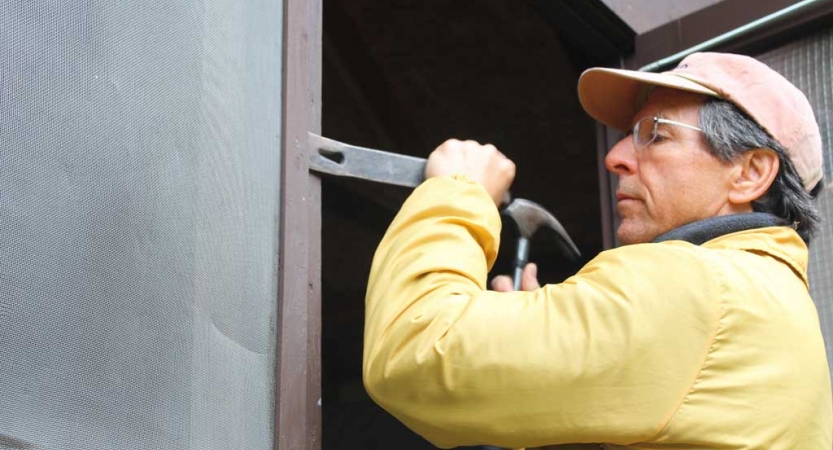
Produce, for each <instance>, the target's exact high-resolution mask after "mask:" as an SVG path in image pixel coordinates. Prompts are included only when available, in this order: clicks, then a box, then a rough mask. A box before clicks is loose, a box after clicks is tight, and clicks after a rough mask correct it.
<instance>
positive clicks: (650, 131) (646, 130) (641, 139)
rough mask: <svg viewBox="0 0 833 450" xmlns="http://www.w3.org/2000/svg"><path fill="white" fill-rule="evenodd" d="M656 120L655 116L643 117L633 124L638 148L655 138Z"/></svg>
mask: <svg viewBox="0 0 833 450" xmlns="http://www.w3.org/2000/svg"><path fill="white" fill-rule="evenodd" d="M655 132H656V121H655V120H654V118H653V117H643V118H641V119H639V120H638V121H637V122H636V124H635V125H634V126H633V143H634V145H635V146H636V148H644V147H646V146H648V144H650V143H651V142H652V141H653V140H654V133H655Z"/></svg>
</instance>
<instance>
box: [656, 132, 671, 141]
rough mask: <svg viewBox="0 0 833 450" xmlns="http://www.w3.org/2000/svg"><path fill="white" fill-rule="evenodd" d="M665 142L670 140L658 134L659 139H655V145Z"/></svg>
mask: <svg viewBox="0 0 833 450" xmlns="http://www.w3.org/2000/svg"><path fill="white" fill-rule="evenodd" d="M665 140H668V138H667V137H665V136H663V135H661V134H659V133H657V137H656V138H654V143H659V142H662V141H665Z"/></svg>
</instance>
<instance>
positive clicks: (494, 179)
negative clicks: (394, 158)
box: [425, 139, 515, 206]
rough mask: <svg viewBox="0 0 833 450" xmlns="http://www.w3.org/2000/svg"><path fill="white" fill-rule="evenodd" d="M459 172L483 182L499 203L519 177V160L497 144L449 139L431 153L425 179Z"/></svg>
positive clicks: (426, 166)
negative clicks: (503, 150) (513, 181)
mask: <svg viewBox="0 0 833 450" xmlns="http://www.w3.org/2000/svg"><path fill="white" fill-rule="evenodd" d="M457 174H462V175H466V176H467V177H468V179H469V180H471V181H474V182H477V183H480V184H481V185H482V186H483V187H484V188H486V192H487V193H488V194H489V196H490V197H492V200H494V202H495V205H498V206H500V203H501V202H502V201H503V196H504V194H505V193H506V191H507V190H508V189H509V186H511V185H512V180H514V179H515V163H513V162H512V161H511V160H509V158H507V157H506V156H504V155H503V153H501V152H500V151H498V149H497V148H495V146H494V145H491V144H486V145H480V144H479V143H478V142H476V141H458V140H456V139H449V140H447V141H445V142H443V144H442V145H440V146H439V147H437V148H436V149H435V150H434V151H433V152H431V155H430V156H428V163H427V164H426V165H425V179H428V178H431V177H441V176H446V175H457Z"/></svg>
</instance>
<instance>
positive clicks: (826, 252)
mask: <svg viewBox="0 0 833 450" xmlns="http://www.w3.org/2000/svg"><path fill="white" fill-rule="evenodd" d="M756 57H757V58H758V59H759V60H760V61H763V62H765V63H766V64H768V65H769V66H770V67H772V68H773V69H775V70H777V71H778V72H779V73H781V74H782V75H784V76H785V77H786V78H787V79H789V80H790V81H792V82H793V84H795V85H796V86H797V87H798V88H799V89H801V90H802V91H803V92H804V93H805V94H806V95H807V98H808V99H809V100H810V103H811V104H812V105H813V111H814V112H815V113H816V120H817V121H818V123H819V129H820V130H821V141H822V146H823V148H824V172H825V179H826V181H827V188H826V189H825V190H824V192H822V194H821V196H820V197H819V207H820V209H821V213H822V220H823V223H822V227H821V232H820V233H819V235H818V236H817V237H816V239H815V240H814V241H813V242H812V244H811V245H810V275H809V276H810V292H811V293H812V296H813V300H815V302H816V307H817V309H818V312H819V319H820V320H821V325H822V331H823V332H824V334H825V344H826V345H827V360H828V361H833V84H831V83H833V81H831V80H833V29H828V30H823V31H820V32H817V33H815V34H813V35H811V36H809V37H806V38H804V39H801V40H798V41H795V42H791V43H789V44H787V45H784V46H782V47H779V48H777V49H775V50H772V51H769V52H767V53H764V54H762V55H757V56H756Z"/></svg>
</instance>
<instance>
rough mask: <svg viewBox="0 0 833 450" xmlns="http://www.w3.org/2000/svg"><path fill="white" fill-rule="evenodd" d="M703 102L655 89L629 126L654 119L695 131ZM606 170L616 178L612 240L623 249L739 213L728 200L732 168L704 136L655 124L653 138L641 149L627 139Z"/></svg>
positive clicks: (699, 98) (607, 160) (692, 96)
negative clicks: (618, 221)
mask: <svg viewBox="0 0 833 450" xmlns="http://www.w3.org/2000/svg"><path fill="white" fill-rule="evenodd" d="M704 102H705V96H703V95H698V94H692V93H688V92H684V91H678V90H673V89H665V88H659V89H656V90H655V91H654V92H653V93H652V94H651V96H650V97H649V99H648V102H647V103H646V104H645V106H644V107H643V108H642V109H641V110H640V111H639V112H638V113H637V114H636V116H634V117H633V119H632V123H636V121H637V120H639V119H641V118H643V117H651V116H656V117H659V118H663V119H670V120H674V121H677V122H682V123H685V124H689V125H693V126H695V127H699V126H700V107H701V106H702V105H703V103H704ZM605 165H606V166H607V169H608V170H609V171H611V172H613V173H615V174H616V175H618V176H619V186H618V189H617V200H618V203H617V205H616V207H617V210H618V212H619V216H620V218H621V219H622V222H621V224H620V225H619V229H618V230H617V231H616V235H617V237H618V238H619V241H620V242H622V243H623V244H636V243H642V242H650V241H652V240H653V239H654V238H656V237H657V236H659V235H660V234H663V233H665V232H667V231H670V230H672V229H674V228H676V227H679V226H681V225H685V224H687V223H691V222H694V221H697V220H701V219H706V218H709V217H714V216H718V215H723V214H730V213H733V212H737V211H734V210H733V208H734V206H733V205H732V204H731V203H730V202H729V199H728V194H729V187H730V178H731V169H732V166H733V165H732V164H731V163H726V162H723V161H721V160H719V159H718V158H716V157H715V156H713V155H712V154H711V152H710V151H709V148H708V144H707V143H706V140H705V137H704V136H703V133H702V132H699V131H696V130H692V129H688V128H684V127H680V126H676V125H668V124H658V127H657V139H656V140H655V141H654V142H653V143H651V144H650V145H648V146H647V147H644V148H641V149H636V148H635V146H634V142H633V137H632V136H631V135H630V134H628V136H626V137H625V138H624V139H622V140H621V141H619V142H618V143H617V144H616V145H614V146H613V148H612V149H610V152H608V154H607V157H606V158H605Z"/></svg>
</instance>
